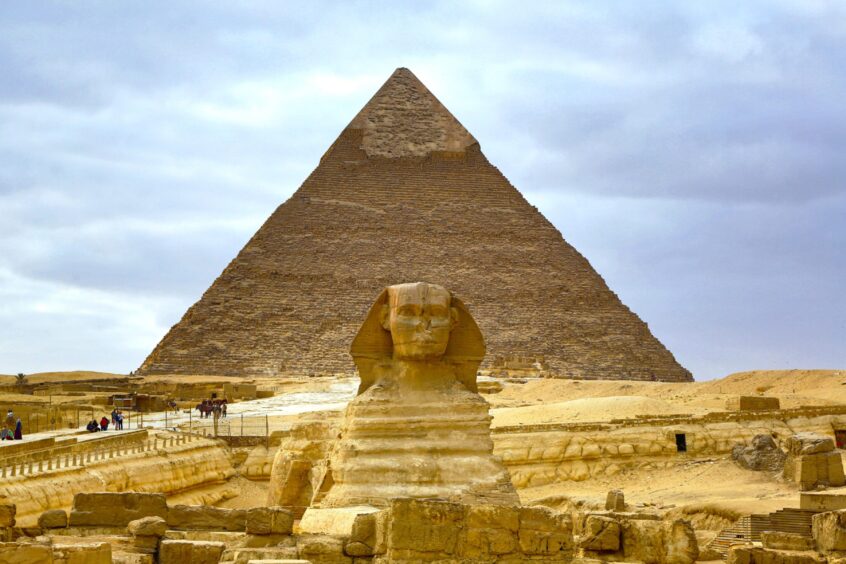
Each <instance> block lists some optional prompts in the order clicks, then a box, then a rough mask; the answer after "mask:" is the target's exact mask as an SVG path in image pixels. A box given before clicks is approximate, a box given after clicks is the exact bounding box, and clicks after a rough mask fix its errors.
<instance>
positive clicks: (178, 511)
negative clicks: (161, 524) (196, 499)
mask: <svg viewBox="0 0 846 564" xmlns="http://www.w3.org/2000/svg"><path fill="white" fill-rule="evenodd" d="M167 525H168V527H169V528H172V529H182V530H217V531H244V530H245V529H246V526H247V512H246V510H244V509H224V508H221V507H211V506H208V505H174V506H173V507H170V508H169V509H168V512H167Z"/></svg>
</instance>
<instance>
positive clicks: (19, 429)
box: [15, 417, 23, 441]
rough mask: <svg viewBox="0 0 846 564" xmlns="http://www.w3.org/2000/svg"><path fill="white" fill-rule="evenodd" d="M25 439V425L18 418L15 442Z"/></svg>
mask: <svg viewBox="0 0 846 564" xmlns="http://www.w3.org/2000/svg"><path fill="white" fill-rule="evenodd" d="M22 439H23V423H21V418H20V417H18V420H17V421H16V422H15V440H16V441H20V440H22Z"/></svg>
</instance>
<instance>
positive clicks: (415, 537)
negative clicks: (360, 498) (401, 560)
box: [386, 499, 464, 554]
mask: <svg viewBox="0 0 846 564" xmlns="http://www.w3.org/2000/svg"><path fill="white" fill-rule="evenodd" d="M390 518H391V524H390V528H389V532H388V538H387V539H386V540H387V544H388V547H389V548H390V549H391V550H409V551H415V552H432V553H440V554H455V552H456V548H457V545H458V539H459V532H460V530H461V527H462V525H463V521H464V507H463V506H461V505H459V504H457V503H450V502H445V501H430V500H414V499H396V500H394V501H393V502H392V503H391V511H390Z"/></svg>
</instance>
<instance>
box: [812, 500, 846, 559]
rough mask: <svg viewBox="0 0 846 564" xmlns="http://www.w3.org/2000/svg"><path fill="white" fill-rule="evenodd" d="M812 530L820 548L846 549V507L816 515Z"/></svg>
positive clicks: (826, 550)
mask: <svg viewBox="0 0 846 564" xmlns="http://www.w3.org/2000/svg"><path fill="white" fill-rule="evenodd" d="M811 530H812V533H813V536H814V540H815V541H816V543H817V548H818V549H819V550H821V551H823V552H832V551H846V509H842V510H840V511H829V512H827V513H818V514H816V515H814V517H813V524H812V526H811Z"/></svg>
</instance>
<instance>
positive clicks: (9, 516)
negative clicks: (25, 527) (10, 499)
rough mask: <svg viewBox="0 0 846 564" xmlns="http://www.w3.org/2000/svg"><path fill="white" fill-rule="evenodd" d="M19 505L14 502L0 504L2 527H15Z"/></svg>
mask: <svg viewBox="0 0 846 564" xmlns="http://www.w3.org/2000/svg"><path fill="white" fill-rule="evenodd" d="M16 511H17V506H15V504H14V503H2V504H0V527H14V526H15V513H16Z"/></svg>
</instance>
